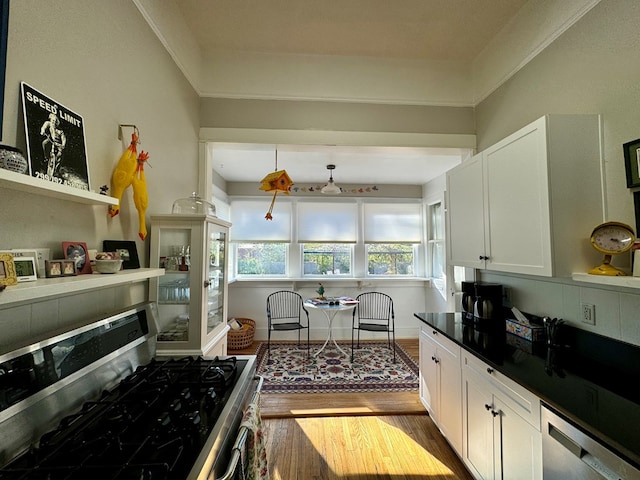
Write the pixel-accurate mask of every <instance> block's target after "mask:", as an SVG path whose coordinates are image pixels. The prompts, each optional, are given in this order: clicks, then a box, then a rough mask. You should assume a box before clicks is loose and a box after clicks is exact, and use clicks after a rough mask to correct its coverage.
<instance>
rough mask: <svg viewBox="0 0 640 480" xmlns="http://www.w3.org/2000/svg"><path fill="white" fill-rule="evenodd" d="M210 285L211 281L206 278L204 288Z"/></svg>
mask: <svg viewBox="0 0 640 480" xmlns="http://www.w3.org/2000/svg"><path fill="white" fill-rule="evenodd" d="M209 285H211V282H210V281H209V280H205V281H204V288H209Z"/></svg>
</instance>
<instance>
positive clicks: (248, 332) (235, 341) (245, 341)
mask: <svg viewBox="0 0 640 480" xmlns="http://www.w3.org/2000/svg"><path fill="white" fill-rule="evenodd" d="M236 320H237V321H238V322H239V323H240V324H241V325H242V328H241V329H239V330H229V331H228V332H227V350H242V349H243V348H248V347H250V346H251V344H252V343H253V334H254V333H255V331H256V322H255V321H254V320H251V319H250V318H237V317H236Z"/></svg>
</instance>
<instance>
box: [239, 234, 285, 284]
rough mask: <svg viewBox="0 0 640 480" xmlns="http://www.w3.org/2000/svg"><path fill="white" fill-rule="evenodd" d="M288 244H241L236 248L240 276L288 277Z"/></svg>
mask: <svg viewBox="0 0 640 480" xmlns="http://www.w3.org/2000/svg"><path fill="white" fill-rule="evenodd" d="M286 259H287V244H286V243H249V242H239V243H238V244H237V246H236V264H237V274H238V275H269V276H277V275H286V273H287V262H286Z"/></svg>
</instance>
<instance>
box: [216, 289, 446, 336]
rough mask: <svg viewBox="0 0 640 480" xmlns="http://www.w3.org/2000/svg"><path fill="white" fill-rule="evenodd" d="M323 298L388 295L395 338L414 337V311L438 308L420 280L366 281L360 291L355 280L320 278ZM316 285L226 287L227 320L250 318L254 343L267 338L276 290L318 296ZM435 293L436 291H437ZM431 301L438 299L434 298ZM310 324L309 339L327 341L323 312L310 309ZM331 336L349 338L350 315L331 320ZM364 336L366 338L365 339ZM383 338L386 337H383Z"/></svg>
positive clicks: (415, 330)
mask: <svg viewBox="0 0 640 480" xmlns="http://www.w3.org/2000/svg"><path fill="white" fill-rule="evenodd" d="M322 284H323V285H324V287H325V295H327V296H338V295H347V296H351V297H354V298H355V297H356V296H357V295H358V294H360V293H364V292H371V291H378V292H383V293H386V294H387V295H390V296H391V298H392V299H393V305H394V310H395V314H396V338H417V336H418V325H419V324H418V320H417V319H416V318H415V317H414V316H413V314H414V312H425V311H433V310H434V309H437V307H435V306H434V305H429V300H428V297H426V296H425V287H424V283H423V282H421V281H411V280H405V281H403V280H399V281H397V282H390V281H387V282H384V281H379V282H376V281H375V280H373V281H365V282H364V285H363V286H362V288H358V286H357V284H356V282H355V281H353V282H349V281H345V280H340V281H336V282H333V283H332V282H331V281H330V280H329V281H327V280H326V279H325V278H323V279H322ZM317 286H318V285H317V283H316V282H311V281H305V282H298V284H296V285H295V286H294V285H293V282H286V281H281V282H278V283H277V284H276V283H274V282H255V281H252V282H236V283H232V284H231V285H229V305H228V307H229V317H243V318H251V319H253V320H255V321H256V333H255V339H256V340H266V339H267V313H266V310H267V296H268V295H269V294H271V293H273V292H276V291H278V290H295V291H297V292H298V293H300V295H302V297H303V298H311V297H315V296H317V293H316V292H315V289H316V288H317ZM436 293H437V292H436ZM433 298H434V299H435V298H437V297H433ZM309 318H310V323H311V331H310V336H311V339H312V340H321V339H322V340H324V339H326V338H327V321H326V318H325V316H324V314H323V313H322V312H319V311H314V310H312V309H309ZM295 335H297V334H296V333H289V332H283V333H278V334H276V336H273V337H272V338H276V339H279V340H284V339H294V338H297V337H296V336H295ZM333 335H334V338H336V339H351V313H338V314H337V315H336V317H335V320H334V325H333ZM365 335H369V336H368V337H365ZM361 338H363V339H364V338H369V339H374V338H383V336H381V335H379V334H373V333H369V332H367V333H363V334H362V337H361ZM384 338H386V337H384Z"/></svg>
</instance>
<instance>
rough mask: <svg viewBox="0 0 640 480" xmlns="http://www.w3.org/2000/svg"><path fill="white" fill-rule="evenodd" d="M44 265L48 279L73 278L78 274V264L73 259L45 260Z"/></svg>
mask: <svg viewBox="0 0 640 480" xmlns="http://www.w3.org/2000/svg"><path fill="white" fill-rule="evenodd" d="M44 265H45V273H46V276H47V278H55V277H73V276H75V275H77V274H78V273H77V271H76V262H75V261H74V260H72V259H62V260H45V262H44Z"/></svg>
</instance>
